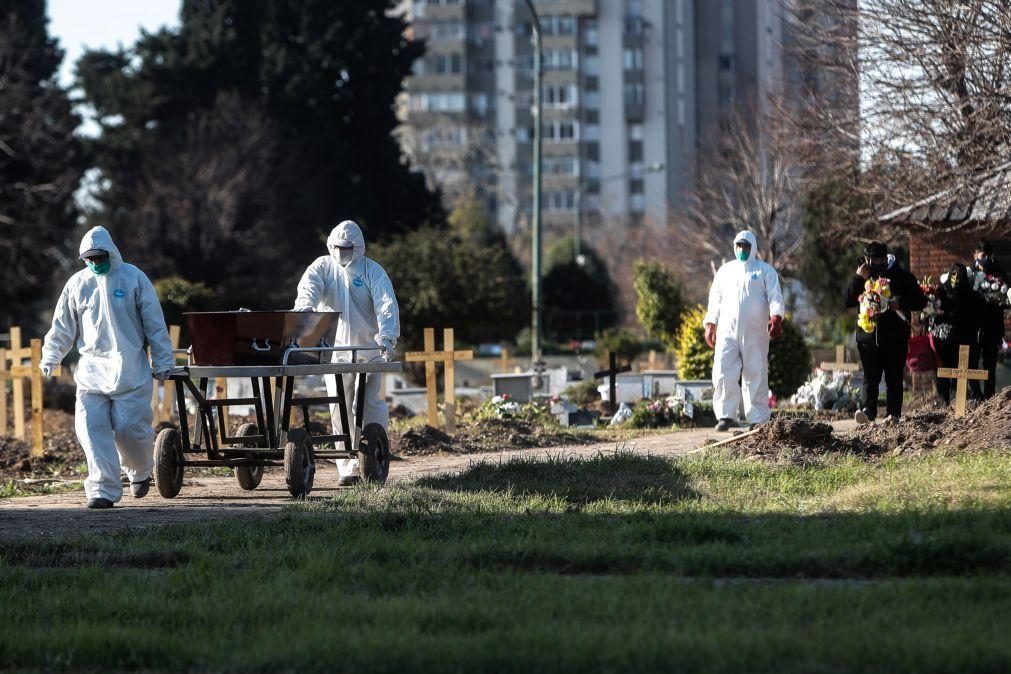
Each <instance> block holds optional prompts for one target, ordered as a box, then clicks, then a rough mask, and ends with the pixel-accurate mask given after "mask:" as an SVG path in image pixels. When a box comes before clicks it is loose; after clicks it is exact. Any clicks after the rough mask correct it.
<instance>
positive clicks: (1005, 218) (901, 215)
mask: <svg viewBox="0 0 1011 674" xmlns="http://www.w3.org/2000/svg"><path fill="white" fill-rule="evenodd" d="M878 220H879V221H880V222H887V223H889V224H893V225H921V226H926V227H930V228H933V227H938V226H941V227H949V228H952V229H962V228H968V229H976V228H982V227H986V228H994V229H997V230H1001V231H1004V232H1011V162H1007V163H1004V164H1001V165H1000V166H998V167H996V168H994V169H992V170H991V171H988V172H987V173H984V174H981V175H980V176H978V177H976V178H973V179H972V180H970V181H968V182H966V183H965V184H963V185H960V186H958V187H955V188H952V189H947V190H943V191H941V192H938V193H936V194H932V195H930V196H929V197H927V198H926V199H923V200H921V201H918V202H916V203H915V204H910V205H909V206H903V207H902V208H899V209H897V210H894V211H892V212H891V213H886V214H885V215H882V216H881V217H880V218H878Z"/></svg>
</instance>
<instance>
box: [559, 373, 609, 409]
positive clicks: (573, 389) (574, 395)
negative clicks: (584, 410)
mask: <svg viewBox="0 0 1011 674" xmlns="http://www.w3.org/2000/svg"><path fill="white" fill-rule="evenodd" d="M564 395H565V397H566V398H568V399H569V400H571V401H572V402H573V403H575V404H577V405H592V404H593V403H595V402H597V401H598V400H600V392H599V391H598V390H597V382H596V381H594V380H592V379H587V380H585V381H580V382H576V383H575V384H573V385H572V386H570V387H569V388H567V389H565V393H564Z"/></svg>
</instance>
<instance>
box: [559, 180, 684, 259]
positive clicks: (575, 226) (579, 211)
mask: <svg viewBox="0 0 1011 674" xmlns="http://www.w3.org/2000/svg"><path fill="white" fill-rule="evenodd" d="M663 169H664V164H663V162H659V161H658V162H654V163H652V164H650V165H649V166H646V167H644V168H642V169H640V170H638V171H625V172H624V173H618V174H616V175H613V176H607V177H606V178H587V179H586V180H583V181H581V182H580V183H579V186H578V187H576V193H575V199H574V201H573V206H574V207H575V209H576V217H575V218H574V219H573V223H572V235H573V239H575V241H574V243H573V246H572V251H573V255H574V257H573V259H574V260H575V261H576V264H578V265H579V266H582V265H583V262H581V261H580V258H581V257H582V253H581V251H580V241H579V239H580V231H579V230H580V227H581V220H582V218H583V189H584V188H585V187H589V186H590V185H591V184H593V183H596V184H598V185H599V184H601V183H606V182H608V181H610V180H618V179H619V178H628V177H630V176H641V175H643V174H646V173H659V172H660V171H663Z"/></svg>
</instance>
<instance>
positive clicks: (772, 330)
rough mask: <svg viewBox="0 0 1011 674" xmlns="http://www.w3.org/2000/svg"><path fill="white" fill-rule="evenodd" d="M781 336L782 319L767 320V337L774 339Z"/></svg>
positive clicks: (775, 317) (776, 317)
mask: <svg viewBox="0 0 1011 674" xmlns="http://www.w3.org/2000/svg"><path fill="white" fill-rule="evenodd" d="M782 334H783V317H782V316H773V317H772V318H770V319H769V337H770V338H772V339H776V338H777V337H779V336H780V335H782Z"/></svg>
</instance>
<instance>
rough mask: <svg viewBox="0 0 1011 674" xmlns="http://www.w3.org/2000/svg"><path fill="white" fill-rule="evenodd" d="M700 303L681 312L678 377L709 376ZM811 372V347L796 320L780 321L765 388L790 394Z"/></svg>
mask: <svg viewBox="0 0 1011 674" xmlns="http://www.w3.org/2000/svg"><path fill="white" fill-rule="evenodd" d="M705 316H706V310H705V307H703V306H702V305H701V304H700V305H698V306H696V307H695V308H694V309H690V310H688V311H686V312H685V314H684V318H683V322H682V324H681V330H680V331H679V332H678V341H677V348H676V349H675V353H676V354H677V359H678V375H679V376H680V377H681V378H682V379H709V378H711V377H712V376H713V350H712V349H710V348H709V346H708V345H707V344H706V337H705V329H704V328H703V327H702V321H703V319H704V318H705ZM810 373H811V349H810V347H808V345H807V342H805V341H804V336H803V335H802V334H801V332H800V329H799V328H798V327H797V325H796V323H794V322H793V321H791V320H790V319H789V318H787V319H786V320H784V321H783V334H782V335H781V336H780V337H779V338H778V339H775V340H773V341H772V343H771V344H770V345H769V389H770V390H771V391H772V392H773V393H774V394H775V395H776V397H777V398H779V399H781V400H782V399H785V398H788V397H790V396H791V395H793V394H794V392H795V391H796V390H797V389H798V388H800V386H801V384H803V383H804V382H805V381H807V377H808V375H809V374H810Z"/></svg>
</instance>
